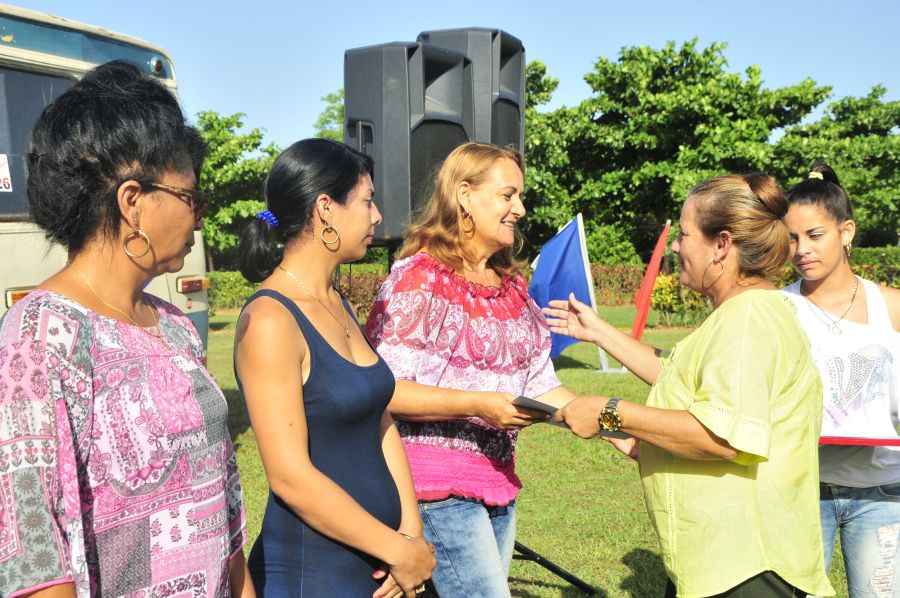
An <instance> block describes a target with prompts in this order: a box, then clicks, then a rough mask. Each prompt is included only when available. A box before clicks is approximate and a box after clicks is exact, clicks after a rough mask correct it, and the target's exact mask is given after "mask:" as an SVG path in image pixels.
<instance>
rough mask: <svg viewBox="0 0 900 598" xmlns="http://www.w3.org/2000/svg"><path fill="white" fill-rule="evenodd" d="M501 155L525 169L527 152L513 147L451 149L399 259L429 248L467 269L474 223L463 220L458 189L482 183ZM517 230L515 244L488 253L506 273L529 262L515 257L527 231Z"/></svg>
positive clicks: (493, 263) (446, 261) (456, 266)
mask: <svg viewBox="0 0 900 598" xmlns="http://www.w3.org/2000/svg"><path fill="white" fill-rule="evenodd" d="M502 159H508V160H512V161H513V162H515V163H516V166H518V167H519V170H521V171H522V174H523V175H524V174H525V161H524V160H523V159H522V154H520V153H519V152H517V151H516V150H514V149H512V148H507V147H498V146H496V145H491V144H489V143H476V142H470V143H465V144H463V145H461V146H459V147H457V148H456V149H455V150H453V151H452V152H450V155H449V156H447V159H446V160H444V163H443V164H442V165H441V168H440V170H439V171H438V173H437V176H436V177H435V183H434V191H433V192H432V193H431V196H430V197H429V198H428V201H427V202H426V203H425V205H424V207H423V208H422V210H421V212H419V213H418V214H417V215H416V217H415V218H414V220H413V222H412V223H410V225H409V226H408V227H407V229H406V236H405V239H404V241H403V245H402V246H401V247H400V250H399V252H398V253H397V259H403V258H405V257H409V256H411V255H415V254H416V253H419V252H420V251H427V252H428V253H429V254H431V255H432V256H433V257H434V258H435V259H437V260H438V261H439V262H441V263H443V264H446V265H448V266H450V267H452V268H453V269H454V270H461V269H462V266H463V260H464V259H467V260H469V261H475V256H474V255H473V254H472V252H471V249H470V248H469V246H468V245H469V243H468V241H469V239H470V238H471V235H472V231H473V229H472V228H466V227H465V226H464V225H463V220H464V216H463V214H464V212H463V209H462V206H460V205H459V202H458V201H457V200H456V190H457V189H458V188H459V185H460V184H462V183H463V182H468V183H469V184H470V185H471V186H472V187H478V186H479V185H482V184H483V183H484V182H485V181H487V178H488V173H489V172H490V170H491V167H492V166H493V165H494V163H495V162H497V160H502ZM514 234H515V242H514V243H513V246H512V247H506V248H504V249H501V250H500V251H498V252H497V253H495V254H494V255H492V256H491V257H490V258H489V259H488V264H487V265H488V267H490V268H492V269H493V270H494V271H495V272H496V273H497V274H499V275H501V276H502V275H507V276H512V275H515V274H516V273H518V272H519V271H520V270H521V269H522V267H523V266H524V265H525V263H524V262H523V261H521V260H518V259H516V257H515V255H516V254H517V253H518V252H519V250H520V249H521V248H522V237H521V234H520V233H519V231H518V229H516V230H515V233H514Z"/></svg>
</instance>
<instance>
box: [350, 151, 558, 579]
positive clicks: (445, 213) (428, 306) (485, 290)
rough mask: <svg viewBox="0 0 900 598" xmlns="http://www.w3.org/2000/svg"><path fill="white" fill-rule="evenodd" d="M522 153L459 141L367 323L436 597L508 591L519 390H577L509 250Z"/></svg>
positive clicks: (551, 398) (529, 417)
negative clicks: (386, 371)
mask: <svg viewBox="0 0 900 598" xmlns="http://www.w3.org/2000/svg"><path fill="white" fill-rule="evenodd" d="M523 170H524V166H523V162H522V157H521V155H520V154H519V153H518V152H516V151H515V150H511V149H508V148H499V147H496V146H493V145H488V144H482V143H468V144H465V145H462V146H460V147H459V148H457V149H456V150H454V151H453V152H452V153H451V154H450V155H449V156H448V157H447V159H446V161H445V162H444V165H443V166H442V167H441V170H440V172H439V173H438V176H437V184H436V190H435V192H434V194H433V195H432V197H431V199H430V201H429V204H428V206H427V208H426V211H425V212H424V213H423V215H422V216H421V218H420V219H419V220H417V222H415V223H414V224H413V225H412V226H411V227H410V229H409V231H408V233H407V238H406V241H405V243H404V245H403V247H402V248H401V250H400V253H399V258H400V259H399V260H398V261H397V262H396V263H395V264H394V266H393V268H392V269H391V273H390V275H389V276H388V278H387V280H386V281H385V282H384V284H383V285H382V287H381V290H380V291H379V293H378V296H377V298H376V300H375V304H374V306H373V308H372V312H371V314H370V315H369V320H368V323H367V325H366V333H367V334H368V335H369V337H370V339H371V340H372V342H373V344H374V345H375V347H376V348H377V349H378V352H379V353H380V354H381V355H382V357H383V358H384V359H385V361H387V363H388V365H390V366H391V369H392V371H393V372H394V376H395V378H396V379H397V387H396V391H395V394H394V398H393V400H392V401H391V404H390V406H389V409H390V411H391V413H392V415H393V416H394V417H395V419H396V420H397V426H398V428H399V430H400V433H401V436H402V437H403V442H404V445H405V447H406V452H407V455H408V457H409V464H410V468H411V469H412V473H413V480H414V483H415V489H416V495H417V498H418V499H419V508H420V512H421V514H422V519H423V522H424V524H425V536H426V538H427V539H428V540H429V541H430V542H432V543H433V544H434V545H435V546H436V547H437V553H436V556H437V557H438V566H437V567H436V568H435V570H434V572H433V574H432V581H433V582H434V584H435V586H436V588H437V590H438V592H439V593H440V594H441V596H492V597H495V596H504V595H506V596H508V595H509V586H508V583H507V575H508V571H509V564H510V560H511V559H512V552H513V545H514V542H515V499H516V495H517V494H518V491H519V489H520V488H521V487H522V484H521V482H520V481H519V478H518V477H517V476H516V473H515V443H516V436H517V434H518V430H519V429H520V428H522V427H524V426H527V425H529V424H531V423H532V422H534V421H540V420H541V419H542V416H541V415H540V414H539V413H537V412H532V411H529V410H526V409H522V408H519V407H516V406H515V405H513V404H512V401H513V400H514V399H515V398H516V397H517V396H519V395H525V396H528V397H532V398H537V399H539V400H541V401H543V402H545V403H550V404H552V405H555V406H558V407H559V406H563V405H565V404H566V403H567V402H568V401H569V400H571V399H572V398H574V395H572V393H571V392H569V391H568V390H566V389H565V388H564V387H562V386H561V385H560V382H559V379H558V378H557V377H556V374H555V372H554V369H553V363H552V362H551V361H550V331H549V329H548V328H547V326H546V324H544V319H543V316H542V315H541V312H540V310H539V308H538V307H537V306H536V305H535V303H534V301H533V300H532V299H531V298H530V297H529V296H528V291H527V284H526V282H525V279H524V278H523V277H522V275H521V274H520V273H519V268H520V264H519V263H518V262H517V261H516V260H515V259H514V257H513V246H514V244H515V242H516V235H517V234H518V231H517V229H516V223H517V221H518V220H519V219H520V218H522V217H523V216H524V215H525V207H524V206H523V204H522V191H523V186H524V181H523V178H524V175H523Z"/></svg>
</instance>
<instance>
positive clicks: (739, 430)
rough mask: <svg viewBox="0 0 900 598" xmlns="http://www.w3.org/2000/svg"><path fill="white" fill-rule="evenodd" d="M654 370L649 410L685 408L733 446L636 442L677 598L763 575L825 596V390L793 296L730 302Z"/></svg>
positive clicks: (751, 295)
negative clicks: (719, 453)
mask: <svg viewBox="0 0 900 598" xmlns="http://www.w3.org/2000/svg"><path fill="white" fill-rule="evenodd" d="M662 365H663V369H662V373H661V374H660V376H659V379H658V380H657V381H656V383H655V384H654V385H653V388H652V389H651V391H650V396H649V397H648V399H647V405H650V406H652V407H659V408H663V409H686V410H688V411H689V412H690V413H691V414H692V415H694V417H696V418H697V419H698V420H699V421H700V422H701V423H702V424H703V425H704V426H706V427H707V428H708V429H709V430H711V431H712V432H713V434H715V435H716V436H719V437H720V438H723V439H725V440H727V441H728V443H729V444H730V445H731V446H732V447H733V448H734V449H736V450H737V451H739V454H738V457H737V458H736V459H734V461H724V460H715V461H698V460H692V459H682V458H680V457H676V456H674V455H672V454H671V453H668V452H666V451H663V450H661V449H659V448H657V447H654V446H652V445H650V444H649V443H646V442H645V443H642V445H641V456H640V469H641V479H642V482H643V485H644V494H645V497H646V500H647V510H648V511H649V513H650V519H651V520H652V522H653V526H654V527H655V528H656V532H657V534H658V535H659V542H660V547H661V549H662V554H663V560H664V563H665V567H666V571H667V573H668V575H669V577H670V578H671V579H672V581H673V582H674V583H675V584H676V586H677V587H678V595H679V596H680V597H682V598H690V597H695V596H696V597H700V596H711V595H714V594H719V593H722V592H724V591H726V590H728V589H730V588H732V587H734V586H736V585H738V584H739V583H741V582H742V581H744V580H747V579H749V578H750V577H753V576H754V575H756V574H758V573H761V572H763V571H774V572H775V573H777V574H778V575H779V576H781V578H782V579H784V580H785V581H787V582H788V583H790V584H791V585H793V586H795V587H797V588H799V589H801V590H803V591H805V592H807V593H809V594H818V595H831V594H833V593H834V592H833V590H832V589H831V585H830V584H829V582H828V578H827V576H826V573H825V564H824V557H823V551H822V529H821V526H820V523H819V478H818V472H819V465H818V439H819V428H820V424H821V417H822V415H821V414H822V388H821V382H820V380H819V374H818V370H817V369H816V366H815V365H814V364H813V362H812V359H811V357H810V351H809V346H808V341H807V339H806V335H805V334H804V333H803V331H802V330H801V329H800V326H799V324H798V323H797V319H796V316H795V312H794V308H793V305H791V303H790V300H789V299H787V298H785V297H784V295H783V294H782V293H780V292H778V291H763V290H751V291H745V292H743V293H741V294H739V295H736V296H734V297H732V298H731V299H728V300H727V301H725V302H724V303H723V304H722V305H721V306H719V308H718V309H716V310H715V311H714V312H713V313H712V315H711V316H710V317H709V318H708V319H707V320H706V321H705V322H704V323H703V324H702V325H701V326H700V327H699V328H698V329H697V330H695V331H694V332H693V333H692V334H690V335H689V336H687V337H686V338H684V339H683V340H682V341H681V342H679V343H678V344H677V345H676V346H675V348H674V350H673V351H672V353H671V355H670V356H669V357H668V358H665V359H663V363H662Z"/></svg>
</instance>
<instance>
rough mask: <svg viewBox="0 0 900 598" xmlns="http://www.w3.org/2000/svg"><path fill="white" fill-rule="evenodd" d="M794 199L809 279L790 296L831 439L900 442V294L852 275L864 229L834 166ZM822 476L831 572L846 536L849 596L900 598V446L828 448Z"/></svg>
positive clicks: (813, 175)
mask: <svg viewBox="0 0 900 598" xmlns="http://www.w3.org/2000/svg"><path fill="white" fill-rule="evenodd" d="M787 199H788V203H789V205H790V207H789V209H788V213H787V216H786V217H785V223H786V224H787V227H788V230H789V231H790V234H791V239H792V242H793V243H794V245H795V252H794V255H793V264H794V267H795V268H796V269H797V271H798V272H799V273H800V276H801V279H800V280H799V281H797V282H795V283H794V284H792V285H790V286H788V287H786V288H785V289H784V291H785V292H786V293H787V294H788V295H789V296H790V297H791V298H792V299H793V300H794V302H795V303H796V305H797V315H798V317H799V319H800V322H801V324H802V326H803V328H804V330H805V331H806V333H807V335H808V336H809V340H810V343H811V345H812V350H813V359H814V360H815V362H816V364H817V365H818V367H819V370H820V373H821V375H822V386H823V389H824V393H825V396H824V400H823V406H824V414H823V418H822V436H868V437H878V438H897V436H898V425H900V422H898V404H900V333H898V331H900V291H898V290H897V289H891V288H886V287H883V286H879V285H878V284H876V283H874V282H872V281H869V280H865V279H863V278H859V277H858V276H855V275H854V274H853V272H852V271H851V269H850V254H851V249H852V241H853V237H854V234H855V233H856V223H855V222H854V221H853V213H852V210H851V207H850V200H849V198H848V197H847V194H846V192H845V191H844V190H843V188H841V186H840V183H839V182H838V178H837V175H835V173H834V171H833V170H832V169H831V168H830V167H829V166H826V165H816V166H814V167H813V168H812V171H811V172H810V173H809V177H808V178H807V179H806V180H805V181H803V182H801V183H800V184H798V185H797V186H795V187H794V188H793V189H791V190H790V191H789V192H788V195H787ZM819 475H820V481H821V498H820V507H821V514H822V531H823V537H824V542H825V561H826V566H828V567H830V565H831V556H832V552H833V550H834V544H835V537H836V535H837V534H838V533H840V536H841V548H842V551H843V555H844V566H845V568H846V571H847V582H848V585H849V590H850V596H851V597H852V598H858V597H870V596H871V597H879V598H880V597H892V596H900V548H898V545H900V447H898V446H854V445H823V446H821V447H820V449H819Z"/></svg>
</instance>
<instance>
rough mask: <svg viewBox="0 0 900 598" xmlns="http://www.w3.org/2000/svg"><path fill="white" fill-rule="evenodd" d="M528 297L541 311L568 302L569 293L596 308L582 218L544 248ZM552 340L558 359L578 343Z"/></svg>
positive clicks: (553, 354)
mask: <svg viewBox="0 0 900 598" xmlns="http://www.w3.org/2000/svg"><path fill="white" fill-rule="evenodd" d="M528 293H529V294H530V295H531V298H532V299H534V301H535V303H537V304H538V307H548V305H549V304H550V300H551V299H568V298H569V293H575V298H576V299H578V300H579V301H581V302H583V303H586V304H588V305H590V306H591V307H595V301H594V282H593V278H592V277H591V263H590V261H589V260H588V253H587V244H586V243H585V238H584V224H583V221H582V219H581V214H578V215H577V216H576V217H575V218H574V219H572V221H571V222H569V223H568V224H567V225H566V226H564V227H563V229H562V230H561V231H559V232H558V233H556V236H555V237H553V238H552V239H550V240H549V241H547V243H546V244H544V246H543V247H541V253H540V254H539V255H538V257H537V259H536V260H535V265H534V276H532V277H531V285H530V286H529V287H528ZM552 338H553V348H552V349H551V351H550V357H558V356H559V354H560V353H562V351H563V349H565V348H566V347H568V346H569V345H571V344H573V343H577V342H578V341H576V340H575V339H573V338H571V337H568V336H562V335H559V334H554V335H552Z"/></svg>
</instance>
